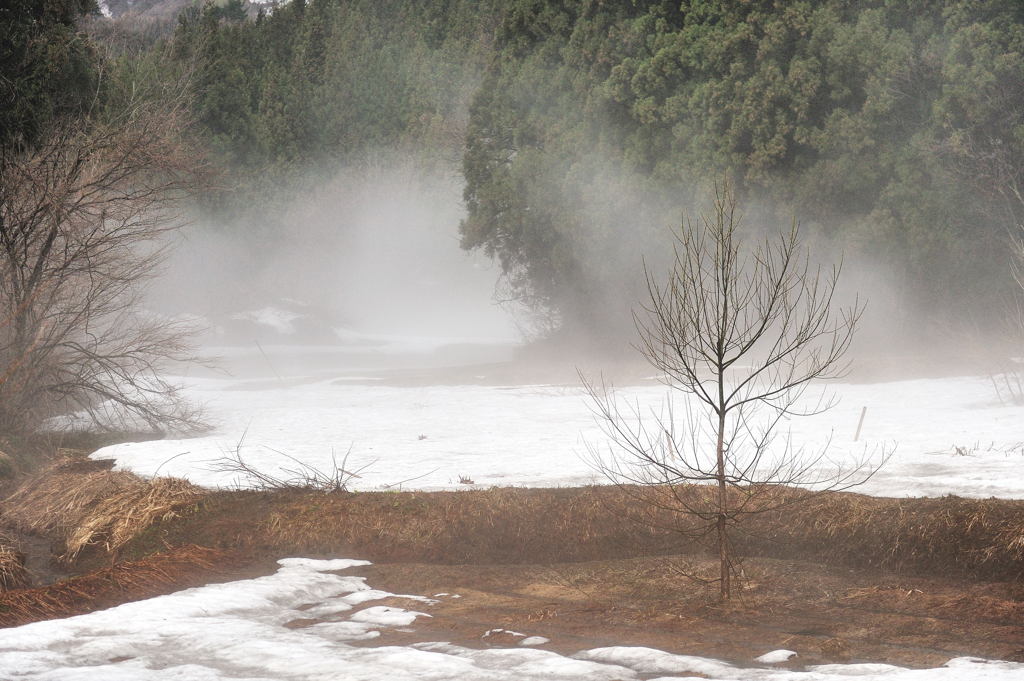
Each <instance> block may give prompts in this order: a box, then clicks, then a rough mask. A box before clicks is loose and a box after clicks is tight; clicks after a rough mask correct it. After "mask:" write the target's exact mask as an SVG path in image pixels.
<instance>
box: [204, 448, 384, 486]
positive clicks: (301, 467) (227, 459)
mask: <svg viewBox="0 0 1024 681" xmlns="http://www.w3.org/2000/svg"><path fill="white" fill-rule="evenodd" d="M244 441H245V435H244V434H243V435H242V438H241V439H240V440H239V442H238V444H237V445H236V446H235V448H234V449H233V450H232V451H231V452H229V453H228V454H227V455H225V456H224V457H222V458H220V459H216V460H214V461H212V462H210V463H209V466H208V470H210V471H213V472H216V473H232V474H235V475H236V476H237V477H236V485H237V486H238V487H246V488H255V489H260V490H286V489H291V490H295V489H298V490H306V491H313V492H322V493H324V494H332V493H340V492H348V491H349V484H350V483H351V482H352V480H354V479H358V478H359V477H360V473H362V472H363V471H365V470H366V469H367V468H369V467H370V466H371V465H373V463H374V462H370V463H368V464H365V465H363V466H360V467H359V468H355V469H351V470H350V469H349V468H348V458H349V455H350V454H351V453H352V448H351V447H349V448H348V450H347V451H346V452H345V454H344V455H343V456H342V457H341V461H338V457H337V454H336V452H335V451H334V450H333V449H332V450H331V467H330V468H329V469H326V470H321V469H319V468H317V467H316V466H314V465H312V464H310V463H307V462H305V461H300V460H299V459H297V458H295V457H294V456H292V455H290V454H286V453H285V452H282V451H280V450H277V449H273V448H271V447H265V448H266V449H268V450H270V451H272V452H274V453H275V454H277V455H279V456H282V457H284V458H285V459H287V460H288V461H290V462H291V463H290V464H289V465H288V466H287V467H285V466H279V467H278V469H279V470H280V471H281V473H280V474H272V473H268V472H266V471H263V470H260V469H259V468H257V467H256V466H254V465H253V464H251V463H250V462H249V461H247V460H246V458H245V457H244V456H243V454H242V449H243V443H244Z"/></svg>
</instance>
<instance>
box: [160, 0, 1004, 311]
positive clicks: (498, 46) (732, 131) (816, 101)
mask: <svg viewBox="0 0 1024 681" xmlns="http://www.w3.org/2000/svg"><path fill="white" fill-rule="evenodd" d="M173 44H174V54H175V55H176V59H177V60H178V61H179V63H186V62H187V63H190V64H192V65H193V67H194V69H195V74H196V75H195V82H194V87H195V94H196V116H197V120H198V121H199V123H200V124H201V129H202V136H203V138H204V140H205V142H206V143H207V144H208V145H209V147H210V148H211V149H212V151H213V154H214V156H215V157H216V158H217V159H218V160H219V162H220V163H222V164H223V165H224V167H227V168H231V169H232V173H233V174H234V175H233V176H234V178H235V180H236V182H237V184H236V185H235V186H236V188H237V192H235V193H234V194H230V193H229V194H228V195H221V196H220V197H219V198H218V200H219V201H228V203H229V204H230V202H231V197H232V196H233V197H234V198H235V199H237V198H238V197H239V196H248V197H252V196H262V197H267V196H279V195H280V193H281V192H287V191H288V188H289V187H294V186H296V185H297V184H300V183H301V182H302V181H303V179H304V178H307V177H308V172H309V170H310V169H311V168H316V167H329V166H330V165H331V164H332V163H337V162H338V161H339V160H351V159H353V158H356V157H359V156H360V155H362V154H365V153H367V152H369V151H373V150H380V149H396V148H400V149H404V150H407V151H409V150H411V151H414V152H415V153H417V154H421V155H422V156H423V157H425V158H439V159H449V158H452V157H455V156H460V157H461V167H462V171H463V176H464V180H465V199H466V207H467V217H466V219H465V221H464V222H463V224H462V226H461V233H462V244H463V246H464V247H465V248H469V249H474V248H476V249H483V250H484V251H486V252H487V253H488V254H490V255H491V256H493V257H495V258H496V259H498V260H499V261H500V263H501V265H502V267H503V270H504V273H505V277H504V278H505V287H504V291H505V292H506V294H507V295H508V297H509V298H511V299H515V300H519V301H524V302H527V303H528V304H530V305H531V306H533V307H535V308H538V309H542V310H547V311H549V312H551V313H552V314H555V315H557V316H558V317H559V318H560V319H561V320H562V321H563V322H565V323H570V324H572V323H575V324H579V325H582V326H584V327H588V326H589V327H595V326H597V327H600V326H601V325H603V324H606V323H609V317H614V316H620V313H621V309H620V308H621V307H622V306H621V305H617V304H616V303H617V302H618V298H620V297H629V296H628V295H624V294H623V289H627V290H628V291H629V292H633V289H635V288H636V287H637V286H638V284H639V277H636V276H635V272H636V271H637V267H636V264H637V262H638V258H639V256H640V254H641V253H642V252H651V251H654V252H656V251H657V250H658V248H659V244H661V243H663V240H664V235H665V233H666V229H667V228H668V227H669V226H670V223H671V222H673V221H674V220H675V219H677V217H676V216H678V215H679V214H680V213H681V212H683V211H685V210H687V209H688V208H689V207H690V206H691V204H694V203H698V202H699V199H700V196H701V195H702V193H703V192H704V191H705V190H706V189H707V188H708V187H709V186H710V185H711V184H713V182H714V181H715V180H720V179H721V178H723V177H726V176H728V177H730V178H731V181H732V182H733V183H734V186H735V187H736V191H737V194H738V196H739V198H740V199H741V200H742V201H744V202H745V203H747V204H749V205H753V206H757V207H758V208H757V212H758V214H759V215H761V216H762V217H763V218H764V221H765V222H769V221H775V220H776V219H782V222H783V223H786V222H788V219H789V217H791V216H792V215H794V214H795V215H798V216H799V217H800V219H801V221H802V222H803V223H804V224H805V233H807V234H808V235H809V236H810V237H811V238H812V239H816V240H818V241H819V242H821V243H829V244H832V245H833V246H834V247H835V248H837V249H840V248H841V249H842V250H845V251H846V252H847V254H849V255H851V256H854V257H862V258H864V259H866V260H868V261H871V262H876V263H879V264H880V266H882V267H884V268H885V269H887V270H888V271H890V272H892V273H893V276H894V277H895V280H896V286H897V288H898V289H899V292H900V293H899V295H900V296H901V297H902V299H903V300H904V302H905V304H906V305H907V306H908V308H920V309H927V310H929V311H930V312H929V313H928V314H927V315H925V316H926V317H928V318H929V319H928V320H926V321H948V320H949V319H952V318H956V317H962V316H964V315H968V314H970V315H974V316H976V317H979V318H978V319H975V320H974V321H976V322H979V323H988V322H991V321H992V319H990V318H985V316H986V314H990V316H997V313H995V312H991V313H987V312H981V313H979V310H981V311H990V310H992V306H991V305H989V303H990V302H991V300H992V298H993V296H998V295H1002V294H1005V293H1007V292H1008V291H1009V290H1011V288H1012V277H1011V276H1010V275H1009V270H1008V263H1007V262H1006V261H1007V248H1006V246H1007V243H1008V241H1007V239H1008V238H1009V237H1010V236H1011V232H1013V230H1015V229H1016V227H1017V225H1019V224H1020V223H1021V221H1022V220H1024V201H1022V192H1021V183H1022V179H1021V175H1022V170H1021V169H1022V168H1024V58H1022V57H1024V7H1022V6H1021V5H1020V3H1019V2H1015V1H1014V0H985V1H984V2H969V1H967V0H946V1H944V2H939V1H934V0H919V1H916V2H892V1H887V0H870V1H869V0H858V1H851V0H826V1H824V2H783V1H781V0H759V1H756V2H740V1H739V0H718V1H716V2H706V1H703V0H701V1H696V0H695V1H691V2H667V1H664V0H635V1H633V2H612V3H609V2H595V1H584V2H568V1H566V0H491V1H489V2H482V3H476V2H467V1H465V0H449V1H446V2H440V1H439V2H431V3H409V2H399V1H397V0H391V1H388V2H361V1H358V0H357V1H354V2H341V1H340V0H310V1H308V2H307V1H302V0H300V1H294V2H291V3H288V4H286V5H283V6H280V7H278V8H277V9H275V10H274V11H273V12H272V13H269V14H267V13H259V14H257V15H256V16H253V15H252V13H251V12H250V13H248V14H247V13H246V11H245V10H244V8H242V6H241V5H240V4H237V3H236V4H235V5H232V4H231V3H228V4H227V5H222V6H215V5H207V6H206V7H205V8H201V7H192V8H190V9H187V10H186V11H185V12H184V13H183V14H182V15H181V16H180V17H179V19H178V24H177V27H176V31H175V33H174V36H173ZM239 204H247V205H251V202H250V201H249V199H248V198H247V199H246V200H245V201H242V202H238V201H235V203H234V204H232V207H235V208H237V207H238V205H239ZM754 222H755V223H756V222H757V220H756V219H755V220H754ZM624 271H630V272H632V273H633V274H631V275H625V274H623V272H624ZM979 303H983V304H981V305H979Z"/></svg>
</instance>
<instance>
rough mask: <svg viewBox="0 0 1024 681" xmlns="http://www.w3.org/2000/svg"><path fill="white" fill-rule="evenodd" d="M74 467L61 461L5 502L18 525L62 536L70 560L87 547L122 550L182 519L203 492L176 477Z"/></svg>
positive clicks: (8, 518)
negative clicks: (163, 525) (147, 533)
mask: <svg viewBox="0 0 1024 681" xmlns="http://www.w3.org/2000/svg"><path fill="white" fill-rule="evenodd" d="M74 467H75V464H73V463H71V464H69V463H68V462H61V463H58V464H56V465H54V466H52V467H50V468H47V469H45V470H43V471H41V472H40V473H37V474H36V475H34V476H32V477H30V478H29V479H27V480H26V481H25V482H24V483H23V484H22V485H21V486H20V487H18V489H17V490H15V492H14V493H13V494H12V495H11V496H9V497H8V498H7V499H6V500H4V502H3V505H2V509H3V517H4V519H5V520H6V521H7V522H8V523H11V524H12V525H14V526H15V527H17V528H19V529H22V530H25V531H29V532H35V533H41V534H51V535H56V536H58V537H60V538H61V539H62V540H63V542H64V553H63V554H62V555H61V556H60V560H61V561H64V562H72V561H74V560H75V558H76V557H77V556H78V554H79V553H80V552H81V551H82V550H83V549H84V548H85V547H87V546H92V545H101V546H102V547H103V548H104V549H105V550H106V551H108V552H110V551H116V550H118V549H119V548H120V547H122V546H124V545H125V544H126V543H127V542H129V541H130V540H131V539H133V538H134V537H136V536H138V535H139V534H140V533H142V532H143V531H144V530H146V529H147V528H149V527H150V526H151V525H153V524H154V523H156V522H162V521H167V520H170V519H171V518H174V517H177V516H178V515H180V514H181V513H183V512H184V511H185V509H186V508H187V507H189V506H193V505H194V504H195V502H196V501H197V500H198V499H199V498H200V497H201V495H202V493H203V492H202V490H201V489H200V488H198V487H196V486H195V485H192V484H191V483H188V482H186V481H184V480H178V479H175V478H156V479H154V480H144V479H142V478H140V477H138V476H137V475H133V474H131V473H125V472H115V471H103V470H100V471H96V470H92V471H87V472H79V471H75V470H74Z"/></svg>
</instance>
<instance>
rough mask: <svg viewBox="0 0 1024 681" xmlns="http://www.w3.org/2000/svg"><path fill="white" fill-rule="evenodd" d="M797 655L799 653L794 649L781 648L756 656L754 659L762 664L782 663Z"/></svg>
mask: <svg viewBox="0 0 1024 681" xmlns="http://www.w3.org/2000/svg"><path fill="white" fill-rule="evenodd" d="M796 656H797V654H796V651H794V650H785V649H779V650H772V651H771V652H767V653H765V654H764V655H759V656H758V657H755V658H754V661H755V662H761V663H762V664H780V663H782V662H789V661H790V660H792V659H793V658H794V657H796Z"/></svg>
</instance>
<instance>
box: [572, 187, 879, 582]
mask: <svg viewBox="0 0 1024 681" xmlns="http://www.w3.org/2000/svg"><path fill="white" fill-rule="evenodd" d="M716 199H717V200H716V201H715V204H714V210H713V212H712V213H711V215H710V216H702V217H701V219H700V221H699V222H698V223H697V224H693V223H690V222H687V223H686V224H685V225H684V229H682V230H681V231H680V233H679V234H678V235H677V239H678V243H677V247H676V250H675V258H674V264H673V267H672V270H671V273H670V274H669V275H668V280H667V282H666V283H664V284H661V285H659V284H658V283H657V282H656V281H655V278H654V276H653V275H652V274H651V272H650V271H648V272H647V283H648V292H649V295H650V302H649V304H648V305H646V306H645V307H644V309H643V310H642V312H640V313H638V314H636V315H634V320H635V323H636V326H637V330H638V332H639V336H640V342H639V344H638V349H639V350H640V352H641V353H642V354H643V355H644V357H645V358H646V359H647V361H648V362H649V363H650V364H651V365H653V366H654V367H655V368H656V369H657V370H658V371H659V372H661V374H662V375H663V381H664V383H665V384H666V385H667V386H668V387H669V388H671V389H672V390H673V391H678V392H680V393H682V394H684V395H685V400H684V402H685V408H684V412H685V415H686V419H685V420H680V419H678V418H676V416H677V414H676V413H675V410H674V408H673V403H672V402H671V401H669V403H668V405H667V407H666V408H665V409H663V410H662V411H661V412H654V413H651V414H649V415H647V414H643V413H641V410H640V408H639V406H638V405H637V406H632V407H624V406H622V405H621V404H620V402H619V400H617V399H616V398H615V396H614V395H613V392H612V391H611V390H610V389H609V387H608V386H606V385H605V384H604V383H603V382H602V383H600V384H595V383H590V382H587V388H588V391H589V394H590V397H591V400H592V405H593V407H594V410H595V412H596V414H597V415H598V417H599V421H600V423H601V424H602V426H603V427H604V429H605V431H606V433H607V434H608V435H609V438H610V443H611V444H610V445H609V447H608V448H607V449H604V448H597V447H592V448H591V454H592V458H593V461H594V463H595V465H596V466H597V467H598V468H599V469H600V470H601V471H602V472H603V473H604V474H606V475H607V476H608V477H609V478H610V479H611V480H613V481H614V482H616V483H618V484H620V485H621V486H622V487H623V489H626V490H628V491H629V493H631V494H634V495H636V496H637V497H638V498H639V499H640V500H641V501H643V502H644V504H646V505H648V507H650V508H653V509H656V510H660V511H665V510H667V511H670V512H671V513H670V515H671V514H677V515H676V517H678V514H683V515H685V517H686V520H685V522H680V523H679V524H678V525H677V526H676V529H677V530H679V531H682V532H683V533H684V534H686V535H688V536H691V537H693V538H694V539H709V540H711V543H712V545H713V546H714V548H715V550H716V552H717V555H718V558H719V563H720V572H719V576H718V578H717V580H712V581H717V582H718V583H719V586H720V595H721V597H722V598H723V599H727V598H729V597H730V595H731V581H732V577H733V576H734V574H736V566H737V562H736V558H735V556H734V550H733V546H732V543H731V541H730V535H731V532H732V531H733V529H734V528H735V527H736V526H737V525H738V524H739V523H740V521H741V519H742V518H743V517H744V516H748V515H750V514H753V513H764V512H766V511H768V510H772V509H778V508H779V507H780V506H782V505H786V504H791V503H794V502H795V501H796V499H797V498H798V497H797V496H796V495H793V494H787V493H786V490H785V488H786V487H787V486H805V487H811V488H813V489H815V490H818V491H827V490H833V491H834V490H840V489H846V488H849V487H851V486H854V485H857V484H860V483H863V482H864V481H866V479H867V478H868V477H870V475H871V474H872V473H873V472H874V470H877V467H870V466H869V465H867V461H866V460H865V459H861V460H859V461H857V462H854V463H852V464H849V465H842V464H837V463H836V462H831V461H829V460H828V459H827V458H826V453H827V446H826V447H825V448H822V449H818V450H816V451H813V452H811V451H807V450H806V449H804V448H801V447H795V446H794V445H793V443H792V442H791V440H790V438H789V437H788V436H783V437H782V438H778V437H777V436H778V435H779V434H780V433H779V431H780V430H781V426H782V421H783V419H785V418H788V417H790V416H794V415H799V414H805V415H808V414H813V413H819V412H821V411H824V410H826V409H828V408H829V407H830V406H832V402H831V400H830V399H826V398H827V396H826V395H825V394H824V393H822V394H819V395H818V396H817V398H816V399H814V398H811V399H808V398H809V397H811V396H809V395H808V388H809V387H810V386H811V385H812V383H813V382H815V381H817V380H820V379H828V378H836V377H839V376H842V375H843V374H844V373H845V371H846V369H847V366H848V365H847V363H846V362H845V361H844V356H845V354H846V352H847V350H848V348H849V346H850V342H851V339H852V337H853V332H854V329H855V327H856V324H857V321H858V319H859V317H860V315H861V312H862V310H863V308H862V306H861V305H860V304H859V302H854V304H853V305H852V306H850V307H845V308H838V309H836V306H834V304H833V301H834V294H835V289H836V283H837V281H838V277H839V269H840V268H839V267H834V268H832V270H831V271H830V272H822V271H821V270H820V269H818V268H814V267H812V266H811V264H810V261H809V257H808V255H807V254H806V253H805V252H804V251H802V250H801V248H800V247H799V240H798V233H797V225H796V222H795V221H794V223H793V225H792V227H791V228H790V229H789V231H788V232H787V233H785V234H782V235H781V236H780V237H779V238H778V239H776V240H770V239H769V240H765V241H764V242H763V243H760V244H758V245H757V246H756V247H755V248H753V249H752V250H751V251H750V252H744V251H743V250H741V243H740V238H739V235H738V233H737V228H738V226H739V224H740V217H739V216H738V214H737V211H736V201H735V198H734V196H733V194H732V192H731V190H730V188H729V186H728V185H726V186H725V188H724V189H723V190H721V191H720V192H719V193H718V194H717V197H716ZM645 417H647V418H645ZM776 440H779V441H778V442H777V441H776ZM803 498H805V499H806V498H807V496H806V495H804V497H803Z"/></svg>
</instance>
